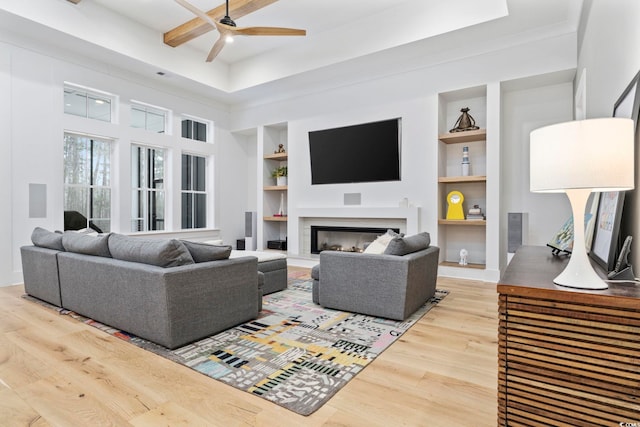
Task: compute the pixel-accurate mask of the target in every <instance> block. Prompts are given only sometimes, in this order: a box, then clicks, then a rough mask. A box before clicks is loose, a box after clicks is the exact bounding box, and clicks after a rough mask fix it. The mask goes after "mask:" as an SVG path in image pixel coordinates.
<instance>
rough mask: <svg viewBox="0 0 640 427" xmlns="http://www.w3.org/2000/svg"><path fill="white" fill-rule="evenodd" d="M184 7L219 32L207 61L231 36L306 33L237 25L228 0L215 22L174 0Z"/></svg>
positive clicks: (200, 12)
mask: <svg viewBox="0 0 640 427" xmlns="http://www.w3.org/2000/svg"><path fill="white" fill-rule="evenodd" d="M175 1H176V3H178V4H180V5H181V6H183V7H184V8H186V9H188V10H190V11H191V12H193V13H194V14H195V15H196V16H198V17H199V18H200V19H202V20H204V21H205V22H207V23H208V24H209V25H211V26H212V27H214V28H216V29H217V30H218V32H219V33H220V37H218V40H217V41H216V42H215V43H214V44H213V47H211V50H210V51H209V55H208V56H207V62H211V61H213V59H214V58H215V57H216V56H217V55H218V54H219V53H220V51H221V50H222V48H223V47H224V45H225V43H227V42H230V41H233V36H236V35H238V36H304V35H306V34H307V32H306V30H298V29H295V28H281V27H244V28H242V27H237V26H236V23H235V22H233V19H231V17H229V0H227V1H226V13H225V15H224V17H222V18H221V19H220V21H218V22H216V21H214V20H213V19H211V17H210V16H209V15H207V14H206V13H205V12H204V11H202V10H200V9H198V8H197V7H195V6H194V5H192V4H191V3H189V2H187V1H186V0H175Z"/></svg>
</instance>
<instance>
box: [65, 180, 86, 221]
mask: <svg viewBox="0 0 640 427" xmlns="http://www.w3.org/2000/svg"><path fill="white" fill-rule="evenodd" d="M88 200H89V189H88V188H86V187H65V189H64V210H65V211H75V212H79V213H81V214H82V215H84V216H85V217H87V216H88V212H87V206H88V204H87V201H88Z"/></svg>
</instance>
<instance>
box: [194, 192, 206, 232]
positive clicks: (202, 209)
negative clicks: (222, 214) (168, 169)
mask: <svg viewBox="0 0 640 427" xmlns="http://www.w3.org/2000/svg"><path fill="white" fill-rule="evenodd" d="M193 196H194V209H193V210H194V219H193V228H205V227H206V226H207V195H206V194H194V195H193Z"/></svg>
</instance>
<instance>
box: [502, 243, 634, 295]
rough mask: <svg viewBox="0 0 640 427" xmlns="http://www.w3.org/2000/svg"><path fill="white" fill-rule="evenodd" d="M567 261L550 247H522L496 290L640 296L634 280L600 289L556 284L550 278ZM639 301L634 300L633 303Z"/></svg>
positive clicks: (506, 291)
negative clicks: (576, 287)
mask: <svg viewBox="0 0 640 427" xmlns="http://www.w3.org/2000/svg"><path fill="white" fill-rule="evenodd" d="M568 260H569V258H568V256H567V255H553V254H552V253H551V248H549V247H546V246H522V247H520V248H519V249H518V250H517V251H516V254H515V256H514V257H513V259H512V260H511V263H510V264H509V266H508V267H507V269H506V271H505V273H504V275H503V276H502V279H500V281H499V282H498V288H497V289H498V292H499V293H501V294H534V293H536V294H548V293H549V292H546V291H551V292H554V293H557V292H566V293H567V297H568V298H570V297H573V298H578V297H580V296H584V297H586V298H592V297H594V296H605V297H628V298H640V286H638V285H635V284H633V283H609V284H608V285H609V289H605V290H601V291H594V290H588V289H574V288H569V287H566V286H559V285H556V284H555V283H553V279H554V278H555V277H556V276H557V275H559V274H560V273H562V271H563V270H564V268H565V266H566V265H567V262H568ZM592 265H594V269H595V270H596V272H597V273H598V274H599V275H600V276H601V277H603V278H604V277H606V275H605V274H604V272H603V271H602V269H601V268H600V267H599V266H598V265H597V264H594V263H592ZM639 303H640V302H636V304H639Z"/></svg>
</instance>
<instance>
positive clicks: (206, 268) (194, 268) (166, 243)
mask: <svg viewBox="0 0 640 427" xmlns="http://www.w3.org/2000/svg"><path fill="white" fill-rule="evenodd" d="M56 234H58V235H57V236H56ZM32 240H33V242H34V246H24V247H22V248H21V255H22V265H23V275H24V286H25V291H26V292H27V293H28V294H30V295H32V296H34V297H36V298H39V299H42V300H45V301H47V302H49V303H51V304H55V305H57V306H60V307H64V308H66V309H69V310H72V311H75V312H77V313H79V314H82V315H84V316H87V317H90V318H92V319H94V320H97V321H99V322H101V323H104V324H107V325H109V326H113V327H115V328H118V329H121V330H123V331H126V332H129V333H131V334H134V335H137V336H139V337H141V338H144V339H147V340H149V341H153V342H155V343H157V344H160V345H162V346H164V347H167V348H176V347H180V346H182V345H185V344H188V343H190V342H192V341H195V340H198V339H200V338H204V337H206V336H209V335H212V334H215V333H217V332H220V331H223V330H225V329H228V328H230V327H233V326H235V325H238V324H240V323H243V322H246V321H249V320H251V319H254V318H256V317H257V316H258V313H259V311H260V309H261V301H262V291H261V289H260V287H259V282H261V281H260V280H259V273H258V269H257V259H256V258H255V257H243V258H235V259H228V256H229V252H230V250H231V248H230V247H213V246H211V245H202V244H195V243H192V242H184V241H179V240H175V239H171V240H155V239H154V240H151V239H148V240H147V239H139V238H134V237H129V236H123V235H119V234H115V233H111V234H110V235H106V236H101V237H93V236H88V235H82V234H78V233H75V232H65V233H64V234H59V233H51V232H48V231H46V230H42V229H36V230H34V235H33V236H32Z"/></svg>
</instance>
